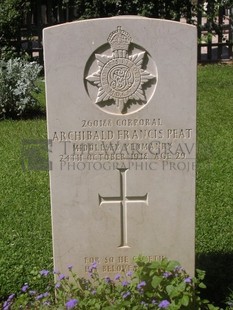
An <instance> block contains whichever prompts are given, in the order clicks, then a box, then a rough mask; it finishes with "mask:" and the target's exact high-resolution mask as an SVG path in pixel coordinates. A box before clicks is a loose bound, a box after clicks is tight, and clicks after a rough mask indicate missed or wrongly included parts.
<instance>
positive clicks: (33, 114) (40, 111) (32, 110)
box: [0, 105, 46, 120]
mask: <svg viewBox="0 0 233 310" xmlns="http://www.w3.org/2000/svg"><path fill="white" fill-rule="evenodd" d="M4 119H12V120H33V119H46V111H45V109H44V108H42V107H41V106H39V105H35V106H33V107H28V108H27V109H25V111H24V112H23V113H22V115H20V116H19V115H17V114H16V113H14V112H13V113H10V112H8V113H7V117H2V118H0V120H4Z"/></svg>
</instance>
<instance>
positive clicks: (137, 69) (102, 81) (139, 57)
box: [86, 26, 156, 114]
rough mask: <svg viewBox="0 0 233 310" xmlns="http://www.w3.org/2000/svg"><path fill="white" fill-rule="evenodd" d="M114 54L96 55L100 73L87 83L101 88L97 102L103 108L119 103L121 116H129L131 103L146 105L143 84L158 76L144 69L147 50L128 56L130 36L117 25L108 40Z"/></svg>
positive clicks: (91, 76)
mask: <svg viewBox="0 0 233 310" xmlns="http://www.w3.org/2000/svg"><path fill="white" fill-rule="evenodd" d="M107 41H108V43H109V44H110V46H111V50H112V55H111V56H107V55H101V54H95V58H96V61H97V65H98V70H97V71H96V72H94V73H93V74H91V75H88V76H87V77H86V80H87V81H88V82H90V83H91V84H93V85H94V86H97V87H98V93H97V96H96V101H95V103H96V104H98V105H99V106H100V107H104V106H105V105H106V106H110V105H112V104H114V103H115V104H116V107H117V110H118V113H117V114H126V113H128V112H129V109H130V106H131V105H132V104H140V105H143V104H146V103H147V98H146V95H145V91H144V88H143V85H144V84H145V83H147V82H148V81H150V80H154V81H155V79H156V77H155V76H154V75H153V74H151V73H150V72H148V71H146V70H144V69H143V63H144V59H145V55H146V51H143V52H140V53H137V54H133V55H129V46H130V44H131V42H132V38H131V36H130V34H129V33H128V32H127V31H125V30H123V29H122V27H121V26H118V27H117V29H116V30H114V31H112V32H111V33H110V34H109V36H108V38H107Z"/></svg>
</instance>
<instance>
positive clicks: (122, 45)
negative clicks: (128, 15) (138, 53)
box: [107, 26, 132, 52]
mask: <svg viewBox="0 0 233 310" xmlns="http://www.w3.org/2000/svg"><path fill="white" fill-rule="evenodd" d="M107 41H108V43H109V44H110V45H111V49H112V51H113V52H115V51H117V50H125V51H128V49H129V45H130V42H131V41H132V38H131V36H130V35H129V33H128V32H127V31H125V30H122V29H121V26H118V27H117V30H115V31H113V32H111V33H110V35H109V37H108V40H107Z"/></svg>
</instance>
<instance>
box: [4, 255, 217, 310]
mask: <svg viewBox="0 0 233 310" xmlns="http://www.w3.org/2000/svg"><path fill="white" fill-rule="evenodd" d="M135 267H136V268H135V270H134V272H127V273H124V274H117V275H115V277H114V279H110V278H109V277H106V278H104V279H101V278H100V277H99V274H98V271H97V263H96V262H94V263H93V264H92V265H91V266H90V267H89V272H88V273H89V278H88V279H84V278H79V277H78V276H77V275H76V274H75V273H74V272H73V271H72V266H69V267H68V269H69V272H70V275H71V279H69V277H67V276H66V275H64V274H61V273H59V272H56V280H57V281H56V283H55V289H54V282H53V280H52V277H51V274H50V272H49V271H47V270H42V271H41V272H40V277H41V278H44V279H46V280H47V281H48V286H47V288H48V289H47V291H46V292H43V293H42V292H36V291H34V290H33V288H31V287H30V286H29V285H28V284H27V283H26V284H24V285H23V287H22V292H21V294H20V295H19V296H17V297H15V296H14V295H10V296H9V298H8V300H7V301H6V302H5V303H4V304H3V309H4V310H7V309H80V310H84V309H86V310H87V309H88V310H96V309H105V310H114V309H116V310H126V309H130V310H142V309H168V310H179V309H187V310H198V309H210V310H211V309H212V310H214V309H219V308H217V307H214V306H213V305H211V304H210V303H209V302H208V301H206V300H202V299H201V298H200V296H199V290H200V288H204V287H205V285H204V284H203V283H202V280H203V278H204V272H202V271H198V273H197V278H195V277H193V278H191V277H189V275H188V274H187V273H186V272H185V271H184V269H183V268H182V267H181V266H180V265H179V263H177V262H175V261H168V260H167V259H163V260H162V261H153V262H147V261H146V260H145V259H144V258H143V257H140V258H138V259H137V260H136V265H135ZM49 278H50V284H49V280H48V279H49ZM54 291H55V292H54ZM55 296H56V297H55Z"/></svg>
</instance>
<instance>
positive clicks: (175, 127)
mask: <svg viewBox="0 0 233 310" xmlns="http://www.w3.org/2000/svg"><path fill="white" fill-rule="evenodd" d="M44 50H45V69H46V90H47V112H48V137H49V139H51V140H52V152H51V153H50V160H51V161H52V171H51V172H50V180H51V201H52V219H53V244H54V261H55V268H56V269H57V270H60V271H62V272H64V271H65V269H66V268H67V266H68V265H70V264H73V265H74V266H76V269H77V271H78V273H79V274H80V275H85V274H86V272H87V270H88V266H90V264H91V263H92V262H93V261H97V262H98V263H99V271H100V272H101V274H102V275H103V276H104V275H114V273H116V272H119V271H121V270H123V269H124V270H126V271H127V270H131V269H132V268H133V263H132V259H133V257H134V256H138V255H139V254H142V255H145V256H147V257H148V259H149V260H152V259H160V258H161V257H163V256H166V257H168V258H169V259H175V260H178V261H180V262H181V264H182V265H183V266H184V267H185V268H186V269H187V271H188V272H189V273H191V274H193V271H194V231H195V134H196V129H195V126H196V116H195V115H196V114H195V113H196V111H195V110H196V108H195V102H196V29H195V27H193V26H190V25H184V24H180V23H176V22H170V21H164V20H155V19H147V18H142V17H132V16H124V17H117V18H108V19H97V20H89V21H80V22H74V23H68V24H64V25H60V26H55V27H51V28H47V29H45V30H44Z"/></svg>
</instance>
